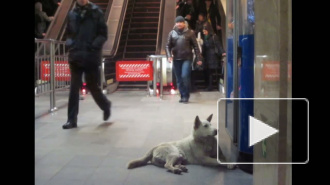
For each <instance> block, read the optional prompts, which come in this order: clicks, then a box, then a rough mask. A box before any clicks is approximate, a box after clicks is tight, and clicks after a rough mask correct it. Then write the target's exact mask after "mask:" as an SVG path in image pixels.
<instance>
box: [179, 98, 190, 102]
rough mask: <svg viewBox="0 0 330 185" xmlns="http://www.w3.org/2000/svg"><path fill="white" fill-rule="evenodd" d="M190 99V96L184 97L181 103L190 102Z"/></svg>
mask: <svg viewBox="0 0 330 185" xmlns="http://www.w3.org/2000/svg"><path fill="white" fill-rule="evenodd" d="M188 101H189V99H188V98H182V99H181V103H188Z"/></svg>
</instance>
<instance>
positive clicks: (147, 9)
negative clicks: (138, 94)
mask: <svg viewBox="0 0 330 185" xmlns="http://www.w3.org/2000/svg"><path fill="white" fill-rule="evenodd" d="M161 2H163V1H161V0H128V4H127V9H126V14H125V17H124V22H123V27H122V31H121V36H120V40H119V45H118V50H117V52H116V54H115V55H113V56H111V57H108V58H107V59H106V60H108V63H109V64H110V65H111V64H112V66H111V67H110V68H109V69H106V71H107V73H106V74H108V75H109V74H112V75H111V76H108V77H109V78H110V77H113V78H115V62H116V61H120V60H121V61H142V60H146V57H147V56H148V55H154V54H158V52H159V50H160V46H159V44H160V43H158V42H157V41H159V40H160V39H158V38H159V35H160V34H161V32H160V30H161V28H162V27H161V26H159V23H160V22H161V21H160V17H161V16H160V15H161V12H162V11H161ZM108 70H109V71H108ZM110 70H112V71H110ZM118 89H119V90H145V89H146V82H143V81H142V82H141V81H129V82H119V84H118Z"/></svg>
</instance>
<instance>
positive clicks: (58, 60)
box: [34, 39, 71, 112]
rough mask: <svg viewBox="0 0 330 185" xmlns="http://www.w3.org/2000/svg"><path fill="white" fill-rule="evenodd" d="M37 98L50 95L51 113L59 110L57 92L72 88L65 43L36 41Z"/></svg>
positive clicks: (45, 40) (47, 40)
mask: <svg viewBox="0 0 330 185" xmlns="http://www.w3.org/2000/svg"><path fill="white" fill-rule="evenodd" d="M34 60H35V96H39V95H42V94H47V93H50V109H49V112H53V111H55V110H57V108H56V102H55V90H58V89H64V88H67V87H69V86H70V79H71V75H70V68H69V64H68V62H67V61H68V56H67V53H66V52H65V42H64V41H56V40H53V39H35V59H34Z"/></svg>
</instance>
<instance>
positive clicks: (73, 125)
mask: <svg viewBox="0 0 330 185" xmlns="http://www.w3.org/2000/svg"><path fill="white" fill-rule="evenodd" d="M62 128H63V129H70V128H77V122H73V121H68V122H66V123H65V124H64V125H62Z"/></svg>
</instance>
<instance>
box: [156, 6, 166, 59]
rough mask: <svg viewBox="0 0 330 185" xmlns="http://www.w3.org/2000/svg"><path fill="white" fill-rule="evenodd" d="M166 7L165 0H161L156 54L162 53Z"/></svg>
mask: <svg viewBox="0 0 330 185" xmlns="http://www.w3.org/2000/svg"><path fill="white" fill-rule="evenodd" d="M164 7H165V0H161V1H160V10H159V11H160V12H159V17H158V30H157V39H156V52H155V54H156V55H159V54H160V53H161V47H162V35H163V23H164V21H163V17H164V9H165V8H164Z"/></svg>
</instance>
